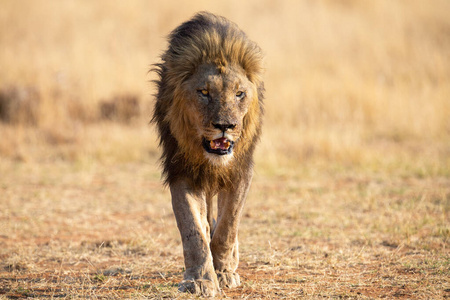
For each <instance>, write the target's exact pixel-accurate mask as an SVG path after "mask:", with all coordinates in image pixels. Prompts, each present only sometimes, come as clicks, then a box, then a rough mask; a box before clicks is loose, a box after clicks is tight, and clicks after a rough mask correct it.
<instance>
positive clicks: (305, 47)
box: [0, 0, 450, 178]
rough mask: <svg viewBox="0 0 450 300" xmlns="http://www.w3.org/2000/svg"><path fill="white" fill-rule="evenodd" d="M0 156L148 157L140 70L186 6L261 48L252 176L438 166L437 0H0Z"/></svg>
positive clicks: (439, 172) (417, 171)
mask: <svg viewBox="0 0 450 300" xmlns="http://www.w3.org/2000/svg"><path fill="white" fill-rule="evenodd" d="M0 7H1V9H0V136H1V140H0V157H1V159H6V160H17V161H24V162H39V163H40V162H53V161H68V162H76V163H86V162H87V163H89V162H92V161H99V162H101V163H107V164H109V163H121V162H125V163H126V162H132V161H133V162H135V161H138V162H139V161H142V162H147V163H149V164H151V165H155V166H156V168H157V162H156V161H157V158H158V157H159V150H158V148H157V138H156V132H155V129H154V128H153V126H152V125H149V120H150V115H151V111H152V105H153V100H154V99H153V96H152V94H153V93H154V92H155V86H154V85H153V84H152V83H151V80H152V79H154V78H155V76H154V74H152V73H149V72H148V71H149V70H150V69H151V65H152V64H154V63H158V62H159V61H160V58H159V57H160V55H161V54H162V52H163V51H164V50H165V48H166V47H167V41H166V37H167V35H168V34H169V32H170V31H171V30H172V29H174V28H175V27H176V26H178V25H179V24H180V23H181V22H183V21H185V20H187V19H188V18H190V17H191V16H193V15H194V14H195V13H196V12H198V11H202V10H208V11H211V12H213V13H217V14H220V15H223V16H225V17H227V18H228V19H230V20H232V21H234V22H235V23H237V24H238V25H239V26H240V27H241V28H242V29H243V30H244V31H245V32H247V34H248V36H249V37H250V38H251V39H252V40H254V41H256V42H257V43H258V44H259V45H260V46H261V48H262V49H263V51H264V52H265V54H266V62H265V66H266V74H265V83H266V90H267V92H266V100H265V103H266V115H265V121H264V130H263V131H264V133H263V136H262V139H261V144H260V147H259V148H258V151H257V157H256V159H257V171H258V172H259V173H260V174H263V175H268V176H272V175H276V176H290V177H294V178H295V177H296V176H299V175H300V174H301V173H302V171H304V172H314V171H313V170H320V169H322V170H323V169H325V170H331V171H332V170H341V171H345V170H346V169H347V168H356V169H363V170H367V171H368V172H377V171H380V170H383V173H385V174H392V175H402V174H413V175H414V176H416V175H417V176H427V175H433V176H450V121H449V119H450V17H449V12H450V1H447V0H433V1H422V0H399V1H391V0H377V1H375V0H373V1H357V0H336V1H333V0H318V1H311V0H303V1H300V0H295V1H294V0H292V1H273V0H272V1H270V0H265V1H259V0H258V1H256V0H254V1H240V0H235V1H206V0H205V1H202V0H195V1H183V2H180V1H144V0H142V1H139V0H132V1H110V0H108V1H106V0H100V1H87V0H77V1H74V0H61V1H48V0H45V1H44V0H35V1H22V0H2V2H1V4H0Z"/></svg>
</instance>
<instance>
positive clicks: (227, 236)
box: [211, 174, 252, 288]
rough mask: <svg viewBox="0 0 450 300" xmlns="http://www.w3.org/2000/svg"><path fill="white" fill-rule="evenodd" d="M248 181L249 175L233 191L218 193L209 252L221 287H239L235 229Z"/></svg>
mask: <svg viewBox="0 0 450 300" xmlns="http://www.w3.org/2000/svg"><path fill="white" fill-rule="evenodd" d="M251 179H252V175H251V174H249V175H248V177H247V178H246V180H242V182H241V183H240V184H239V185H238V186H237V187H235V188H234V189H230V190H227V191H222V192H220V193H219V197H218V216H217V226H216V228H215V230H214V233H213V237H212V241H211V251H212V255H213V261H214V268H215V270H216V273H217V279H218V281H219V285H220V286H221V287H230V288H231V287H236V286H239V285H240V277H239V274H238V273H236V269H237V267H238V264H239V243H238V227H239V222H240V219H241V214H242V209H243V207H244V203H245V199H246V197H247V192H248V189H249V187H250V183H251Z"/></svg>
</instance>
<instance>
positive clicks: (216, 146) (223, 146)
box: [210, 138, 230, 150]
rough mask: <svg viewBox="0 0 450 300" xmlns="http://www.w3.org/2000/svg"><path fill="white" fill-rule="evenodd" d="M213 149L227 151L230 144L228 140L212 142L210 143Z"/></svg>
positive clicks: (222, 139)
mask: <svg viewBox="0 0 450 300" xmlns="http://www.w3.org/2000/svg"><path fill="white" fill-rule="evenodd" d="M210 146H211V149H214V150H215V149H221V150H227V149H228V148H229V147H230V142H229V141H228V140H227V139H226V138H220V139H217V140H212V141H211V143H210Z"/></svg>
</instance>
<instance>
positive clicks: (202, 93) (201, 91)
mask: <svg viewBox="0 0 450 300" xmlns="http://www.w3.org/2000/svg"><path fill="white" fill-rule="evenodd" d="M197 92H198V93H199V94H201V95H202V96H205V97H206V96H209V92H208V90H205V89H201V90H197Z"/></svg>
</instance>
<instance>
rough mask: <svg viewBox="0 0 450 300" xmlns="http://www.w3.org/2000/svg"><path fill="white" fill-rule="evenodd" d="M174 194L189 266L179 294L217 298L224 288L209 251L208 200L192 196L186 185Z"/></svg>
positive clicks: (172, 188)
mask: <svg viewBox="0 0 450 300" xmlns="http://www.w3.org/2000/svg"><path fill="white" fill-rule="evenodd" d="M170 191H171V194H172V206H173V211H174V213H175V218H176V220H177V225H178V229H179V230H180V234H181V240H182V242H183V254H184V263H185V266H186V272H185V274H184V279H183V281H182V282H181V283H180V285H179V290H180V291H182V292H190V293H193V294H201V295H204V296H214V295H216V294H217V293H220V288H219V284H218V281H217V275H216V273H215V272H214V266H213V261H212V256H211V250H210V247H209V243H210V228H209V224H208V220H207V208H206V200H205V198H204V196H202V195H199V194H195V193H192V192H191V191H190V190H189V187H188V186H187V184H186V183H185V182H177V183H176V184H171V185H170Z"/></svg>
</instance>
